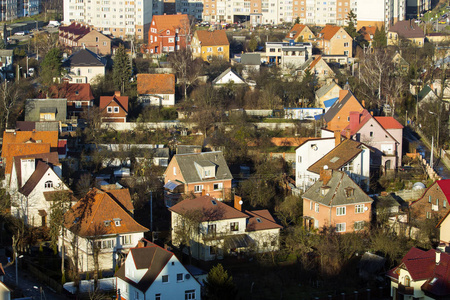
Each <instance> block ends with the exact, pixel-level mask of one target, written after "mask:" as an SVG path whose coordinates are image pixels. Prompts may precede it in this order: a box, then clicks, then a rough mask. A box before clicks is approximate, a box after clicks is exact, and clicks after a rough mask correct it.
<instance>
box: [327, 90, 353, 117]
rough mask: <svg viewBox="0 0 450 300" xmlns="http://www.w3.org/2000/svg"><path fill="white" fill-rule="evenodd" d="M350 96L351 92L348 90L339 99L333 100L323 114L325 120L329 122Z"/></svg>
mask: <svg viewBox="0 0 450 300" xmlns="http://www.w3.org/2000/svg"><path fill="white" fill-rule="evenodd" d="M352 96H353V94H352V93H351V92H350V91H349V93H347V95H345V97H344V98H343V99H342V100H341V101H339V100H338V101H336V102H334V104H333V105H332V106H331V107H330V109H329V110H328V111H327V112H326V113H325V114H324V115H323V118H324V120H325V122H330V121H331V120H332V119H333V118H334V116H336V114H337V113H338V112H339V111H340V110H341V108H342V107H343V106H344V105H345V104H346V103H347V101H348V100H349V99H350V98H351V97H352Z"/></svg>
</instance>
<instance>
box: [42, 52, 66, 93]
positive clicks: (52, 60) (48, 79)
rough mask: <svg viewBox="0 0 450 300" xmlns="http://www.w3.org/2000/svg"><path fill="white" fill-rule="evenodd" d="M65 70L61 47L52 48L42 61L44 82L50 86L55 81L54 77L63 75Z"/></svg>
mask: <svg viewBox="0 0 450 300" xmlns="http://www.w3.org/2000/svg"><path fill="white" fill-rule="evenodd" d="M62 71H63V67H62V55H61V50H59V48H52V49H51V50H50V51H49V52H48V53H47V55H45V57H44V60H43V61H42V63H41V78H42V82H43V83H44V84H45V85H47V86H50V85H52V84H53V82H54V78H59V77H61V73H62Z"/></svg>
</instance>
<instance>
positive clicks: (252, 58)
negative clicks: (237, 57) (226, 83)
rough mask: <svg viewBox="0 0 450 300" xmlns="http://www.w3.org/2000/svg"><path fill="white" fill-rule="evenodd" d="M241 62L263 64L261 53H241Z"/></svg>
mask: <svg viewBox="0 0 450 300" xmlns="http://www.w3.org/2000/svg"><path fill="white" fill-rule="evenodd" d="M241 64H243V65H247V66H259V65H260V64H261V54H260V53H243V54H242V55H241Z"/></svg>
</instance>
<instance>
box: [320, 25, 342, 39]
mask: <svg viewBox="0 0 450 300" xmlns="http://www.w3.org/2000/svg"><path fill="white" fill-rule="evenodd" d="M341 28H342V27H340V26H336V25H326V26H325V27H324V28H323V29H322V31H321V32H320V37H322V38H323V39H324V40H331V39H332V38H333V36H334V35H335V34H336V33H337V32H338V31H339V29H341Z"/></svg>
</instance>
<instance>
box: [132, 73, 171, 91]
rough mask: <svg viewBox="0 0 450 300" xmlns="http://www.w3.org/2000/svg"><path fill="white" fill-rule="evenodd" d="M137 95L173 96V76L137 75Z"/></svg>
mask: <svg viewBox="0 0 450 300" xmlns="http://www.w3.org/2000/svg"><path fill="white" fill-rule="evenodd" d="M137 92H138V95H155V94H175V75H174V74H138V75H137Z"/></svg>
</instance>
